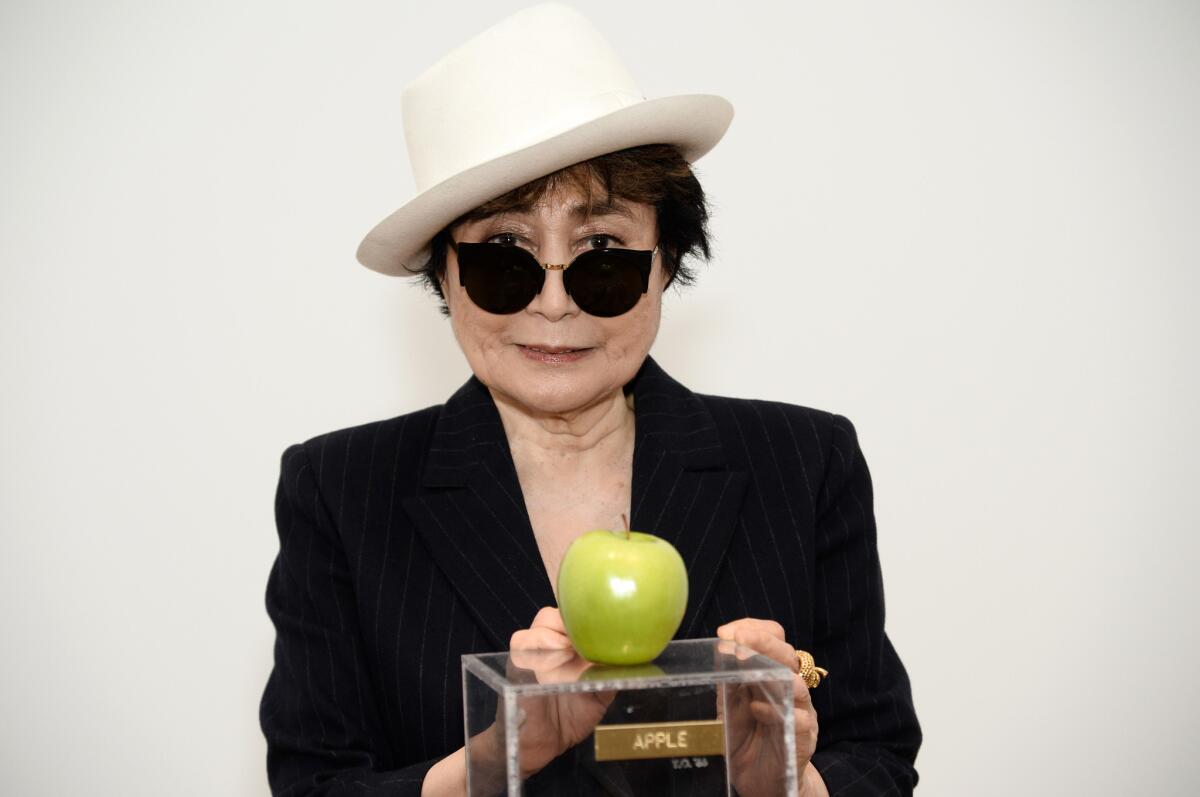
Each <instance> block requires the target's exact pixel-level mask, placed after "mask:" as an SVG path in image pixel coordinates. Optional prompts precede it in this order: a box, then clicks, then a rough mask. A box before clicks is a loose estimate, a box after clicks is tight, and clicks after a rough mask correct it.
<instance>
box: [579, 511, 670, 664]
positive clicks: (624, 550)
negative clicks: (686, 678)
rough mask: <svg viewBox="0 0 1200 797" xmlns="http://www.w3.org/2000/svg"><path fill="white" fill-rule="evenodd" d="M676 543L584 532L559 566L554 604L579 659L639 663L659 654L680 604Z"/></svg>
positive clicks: (633, 534)
mask: <svg viewBox="0 0 1200 797" xmlns="http://www.w3.org/2000/svg"><path fill="white" fill-rule="evenodd" d="M687 597H688V580H687V569H686V568H685V567H684V566H683V558H682V557H681V556H680V555H679V551H676V550H675V546H673V545H671V543H669V542H667V541H666V540H664V539H662V538H661V537H655V536H654V535H653V534H644V533H642V532H638V531H603V530H602V531H589V532H586V533H585V534H583V535H581V536H579V537H578V538H576V539H575V541H574V542H572V543H571V546H570V547H569V548H567V553H566V554H565V555H564V556H563V560H562V564H561V565H560V566H559V568H558V610H559V613H560V614H561V615H562V620H563V625H565V626H566V628H567V636H568V637H570V639H571V644H572V645H574V646H575V650H577V651H579V654H580V655H582V656H583V657H584V658H585V659H587V660H589V661H594V662H600V663H603V664H642V663H644V662H647V661H650V660H652V659H654V658H655V657H656V656H658V654H659V653H662V651H663V648H665V647H666V646H667V643H668V642H670V641H671V637H673V636H675V632H676V631H677V630H678V629H679V623H680V622H681V621H682V620H683V612H684V609H686V608H687Z"/></svg>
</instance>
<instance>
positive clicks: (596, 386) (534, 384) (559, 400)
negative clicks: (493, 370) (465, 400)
mask: <svg viewBox="0 0 1200 797" xmlns="http://www.w3.org/2000/svg"><path fill="white" fill-rule="evenodd" d="M509 374H511V376H513V377H515V378H512V379H502V380H500V385H498V387H499V388H500V389H501V390H503V391H504V392H505V393H507V394H508V395H510V396H512V397H513V398H514V399H515V400H517V401H518V402H520V403H521V404H524V405H525V406H527V407H528V408H530V409H531V410H534V411H536V412H548V413H564V412H570V411H572V410H577V409H579V408H581V407H584V406H587V405H588V404H590V403H592V402H594V401H596V400H597V399H599V398H602V397H603V395H604V394H605V393H607V392H608V391H610V390H612V389H613V387H612V386H611V385H609V384H608V383H607V380H605V379H604V378H603V374H600V373H597V372H596V371H595V370H593V369H591V368H584V367H579V366H567V367H554V368H544V367H541V366H537V365H534V364H532V363H526V364H524V367H522V368H519V369H513V370H512V371H510V372H509ZM618 389H619V388H618Z"/></svg>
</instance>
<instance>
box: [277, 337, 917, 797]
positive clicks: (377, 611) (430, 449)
mask: <svg viewBox="0 0 1200 797" xmlns="http://www.w3.org/2000/svg"><path fill="white" fill-rule="evenodd" d="M627 389H628V390H632V391H633V392H634V395H635V403H634V411H635V415H636V426H635V443H634V459H633V486H632V496H633V497H632V511H633V516H632V518H631V524H630V525H631V527H632V528H635V529H642V530H646V531H651V532H653V533H656V534H658V535H660V536H663V537H666V538H667V539H669V540H670V541H671V542H672V543H673V544H674V545H675V546H676V548H678V549H679V552H680V554H682V556H683V559H684V562H686V564H687V568H688V573H689V580H690V585H691V588H690V591H689V596H688V607H687V612H686V614H685V615H684V618H683V623H682V625H681V627H680V630H679V633H678V635H677V636H678V637H679V638H698V637H712V636H715V635H716V628H717V626H719V625H721V624H722V623H725V622H728V621H730V620H734V619H737V618H740V617H759V618H771V619H774V620H777V621H779V622H780V623H781V624H782V625H783V627H784V629H785V630H786V634H787V639H788V641H789V642H790V643H792V644H793V645H795V646H796V647H799V648H804V649H806V650H809V651H811V652H812V653H813V655H814V656H815V658H816V660H817V661H818V662H819V663H821V664H823V666H825V667H826V668H827V669H828V670H829V671H830V673H831V675H830V677H829V678H828V679H827V680H826V681H825V682H824V683H822V684H821V687H820V688H819V689H817V690H815V691H814V692H813V703H814V704H815V706H816V709H817V712H818V716H819V721H820V735H819V741H818V748H817V753H816V755H815V756H814V757H813V764H814V765H815V766H816V767H817V768H818V769H819V770H820V772H821V774H822V776H823V777H824V779H825V782H826V783H827V784H828V786H829V791H830V793H831V794H833V795H868V794H869V795H883V794H908V793H909V792H911V790H912V788H913V786H914V785H915V782H916V772H915V770H914V769H913V762H914V759H915V757H916V753H917V748H918V747H919V745H920V742H921V731H920V728H919V726H918V724H917V718H916V714H915V712H914V709H913V704H912V697H911V692H910V688H909V682H908V677H907V675H906V673H905V671H904V667H903V666H902V665H901V663H900V659H899V658H898V657H897V655H896V652H895V650H894V649H893V648H892V645H891V643H890V642H889V640H888V638H887V636H886V635H885V634H884V605H883V587H882V580H881V577H880V569H879V559H878V554H877V550H876V541H875V522H874V515H873V511H872V498H871V481H870V476H869V474H868V472H867V465H866V463H865V461H864V460H863V456H862V453H861V452H860V450H859V446H858V442H857V439H856V437H855V432H854V428H853V426H851V424H850V422H849V421H847V420H846V419H845V418H843V417H840V416H837V415H831V414H828V413H825V412H821V411H818V410H813V409H807V408H804V407H799V406H794V405H789V404H782V403H776V402H768V401H753V400H743V399H731V398H722V397H717V396H705V395H697V394H694V393H692V392H691V391H689V390H688V389H687V388H685V387H683V386H682V385H680V384H679V383H678V382H676V381H675V380H673V379H671V378H670V377H669V376H668V375H667V374H666V373H665V372H664V371H663V370H662V369H661V368H660V367H659V366H658V365H657V364H656V363H655V362H654V360H653V359H650V358H647V360H646V362H645V364H644V365H643V367H642V369H641V370H640V371H639V373H638V375H637V377H636V378H635V379H634V380H633V381H632V382H631V383H630V385H629V386H628V387H627ZM276 519H277V521H278V529H279V541H280V551H279V555H278V557H277V559H276V561H275V565H274V567H273V568H272V570H271V573H270V577H269V580H268V584H267V595H266V599H267V612H268V614H269V615H270V617H271V620H272V621H273V622H274V624H275V629H276V643H275V667H274V670H273V671H272V673H271V677H270V679H269V681H268V682H267V685H266V689H265V691H264V693H263V697H262V703H261V706H260V720H261V724H262V729H263V733H264V734H265V736H266V739H267V745H268V753H267V771H268V776H269V780H270V784H271V789H272V792H273V793H274V794H275V795H293V796H294V797H298V796H299V795H318V794H319V795H418V794H420V788H421V781H422V779H423V778H424V775H425V772H426V770H427V769H428V768H429V767H430V766H431V765H432V764H433V763H434V762H435V761H436V760H437V759H439V758H441V757H443V756H445V755H446V754H448V753H450V752H452V751H454V750H455V749H457V748H459V747H461V746H462V744H463V716H462V684H461V674H460V656H461V655H462V654H465V653H475V652H488V651H498V650H506V649H507V647H508V640H509V638H510V637H511V636H512V634H513V632H514V631H516V630H518V629H520V628H525V627H527V626H528V625H529V623H530V622H531V621H532V620H533V616H534V614H536V612H537V610H538V609H539V608H540V607H542V606H551V605H554V594H553V592H552V590H551V586H550V581H549V578H548V577H547V574H546V572H545V568H544V566H543V564H542V560H541V556H540V555H539V552H538V548H537V543H536V541H535V540H534V536H533V531H532V529H531V527H530V523H529V517H528V515H527V513H526V511H525V505H524V501H523V498H522V494H521V488H520V485H519V483H518V480H517V474H516V470H515V468H514V466H513V462H512V457H511V455H510V453H509V449H508V443H507V440H506V438H505V435H504V430H503V427H502V425H501V423H500V417H499V414H498V413H497V411H496V407H495V404H494V403H493V402H492V399H491V397H490V395H489V393H488V392H487V389H486V388H485V387H484V386H483V385H482V384H481V383H480V382H479V381H478V380H477V379H475V378H473V377H472V378H471V379H470V380H468V381H467V382H466V384H464V385H463V386H462V387H461V388H460V389H459V390H458V391H457V392H456V393H455V394H454V395H453V396H452V397H451V398H450V400H449V401H447V402H446V403H445V404H443V405H439V406H434V407H429V408H427V409H423V410H420V411H418V412H413V413H410V414H408V415H402V416H400V417H398V418H393V419H391V420H386V421H379V422H376V423H370V424H366V425H364V426H357V427H354V428H350V429H343V430H341V431H337V432H332V433H329V434H326V435H322V436H320V437H317V438H314V439H312V440H309V441H308V442H306V443H303V444H300V445H294V446H292V447H290V448H288V450H287V451H286V452H285V453H284V455H283V463H282V475H281V477H280V482H279V491H278V495H277V499H276Z"/></svg>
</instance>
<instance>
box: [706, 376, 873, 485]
mask: <svg viewBox="0 0 1200 797" xmlns="http://www.w3.org/2000/svg"><path fill="white" fill-rule="evenodd" d="M696 398H698V399H699V400H700V401H701V402H703V404H704V406H705V407H706V408H707V409H708V411H709V414H710V415H711V416H712V418H713V423H714V425H715V426H716V427H717V430H718V432H719V433H720V435H721V439H722V444H723V445H724V447H725V450H726V452H727V453H728V454H730V455H731V456H732V457H733V458H734V459H735V460H737V461H740V463H741V464H742V465H743V466H745V467H746V468H749V469H754V468H755V467H757V466H758V465H759V464H760V463H761V458H763V457H768V458H772V459H773V463H774V464H775V465H777V466H778V465H780V464H786V463H791V464H793V465H795V466H796V467H799V468H802V469H804V470H808V471H811V470H813V469H814V468H815V469H816V470H817V472H819V473H822V474H825V473H827V472H828V471H830V470H831V469H832V470H838V471H840V470H844V469H847V468H848V467H849V464H850V462H851V461H852V460H853V459H856V458H858V456H859V454H858V451H859V446H858V433H857V431H856V430H855V428H854V424H853V423H852V422H851V421H850V419H849V418H847V417H846V416H844V415H840V414H838V413H835V412H830V411H828V410H822V409H817V408H814V407H807V406H803V405H800V404H791V403H788V402H783V401H772V400H768V399H748V398H733V397H729V396H715V395H707V394H702V393H697V394H696Z"/></svg>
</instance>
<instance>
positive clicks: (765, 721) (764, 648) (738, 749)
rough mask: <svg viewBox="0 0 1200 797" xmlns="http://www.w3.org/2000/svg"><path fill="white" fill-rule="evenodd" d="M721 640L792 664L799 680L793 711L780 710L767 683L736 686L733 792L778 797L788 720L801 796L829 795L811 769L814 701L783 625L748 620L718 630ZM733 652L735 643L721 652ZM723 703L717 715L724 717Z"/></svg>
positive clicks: (732, 706) (731, 764)
mask: <svg viewBox="0 0 1200 797" xmlns="http://www.w3.org/2000/svg"><path fill="white" fill-rule="evenodd" d="M717 636H718V637H719V638H720V639H721V640H723V641H724V642H726V643H734V642H736V643H737V644H739V645H743V646H745V647H747V648H750V649H752V650H754V651H755V652H757V653H761V654H762V655H764V656H767V657H769V658H771V659H774V660H775V661H777V662H779V663H780V664H784V665H787V667H789V668H790V669H791V670H792V672H794V673H795V676H794V677H793V679H792V690H793V692H792V705H791V707H790V708H791V711H790V712H788V711H787V707H785V706H779V705H778V704H779V699H778V697H775V699H774V700H772V699H771V698H772V695H771V694H770V692H769V689H770V687H769V686H767V685H765V684H746V685H744V686H740V687H737V688H736V690H735V691H734V693H733V695H732V696H731V697H730V699H729V700H728V706H729V712H730V716H729V721H728V723H727V729H728V733H729V738H728V744H729V761H728V762H727V764H728V766H729V773H730V777H731V778H733V785H734V788H735V789H736V790H737V793H738V794H739V795H743V797H757V795H766V794H779V793H780V791H779V789H780V783H781V782H782V779H783V771H784V764H785V761H784V758H783V756H784V750H783V746H782V744H779V743H778V740H780V739H781V738H782V737H781V735H780V732H779V731H780V727H779V726H780V723H781V722H784V721H787V720H788V719H789V717H788V715H789V714H790V720H791V722H792V723H793V725H794V729H795V734H796V776H797V779H798V782H799V791H800V794H801V795H802V797H809V795H814V796H815V795H828V791H827V790H826V789H825V783H824V781H823V780H821V776H820V774H818V773H817V771H816V769H815V768H813V767H812V766H811V765H810V764H809V760H810V759H811V758H812V755H813V753H814V752H815V751H816V749H817V730H818V729H817V712H816V709H814V708H813V704H812V700H811V698H810V696H809V692H808V685H807V684H805V683H804V679H803V678H801V677H800V663H799V662H798V661H797V660H796V649H795V648H793V647H792V646H791V645H789V644H788V643H787V641H786V640H785V639H784V634H783V626H781V625H780V624H779V623H777V622H774V621H772V620H758V619H754V618H750V617H747V618H744V619H741V620H735V621H734V622H731V623H726V624H725V625H723V626H721V627H720V628H718V629H717ZM719 650H721V651H722V652H726V653H732V652H733V651H734V647H733V645H732V644H727V645H723V646H722V647H721V648H719ZM725 702H726V701H720V702H718V705H717V709H718V715H721V714H722V712H723V708H722V704H723V703H725Z"/></svg>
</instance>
